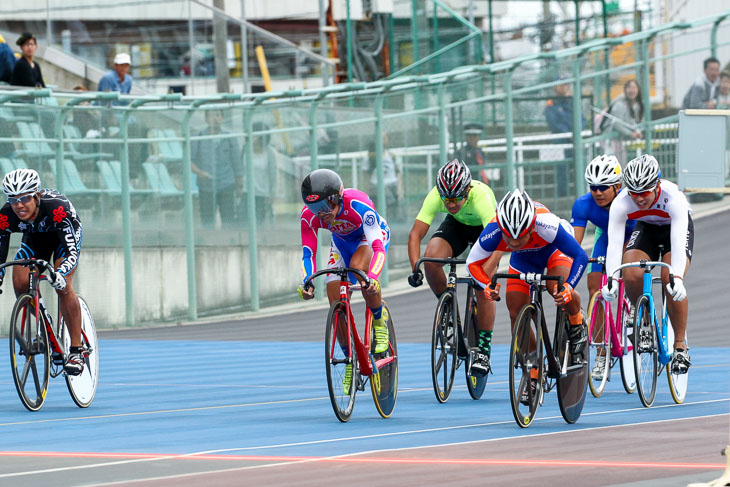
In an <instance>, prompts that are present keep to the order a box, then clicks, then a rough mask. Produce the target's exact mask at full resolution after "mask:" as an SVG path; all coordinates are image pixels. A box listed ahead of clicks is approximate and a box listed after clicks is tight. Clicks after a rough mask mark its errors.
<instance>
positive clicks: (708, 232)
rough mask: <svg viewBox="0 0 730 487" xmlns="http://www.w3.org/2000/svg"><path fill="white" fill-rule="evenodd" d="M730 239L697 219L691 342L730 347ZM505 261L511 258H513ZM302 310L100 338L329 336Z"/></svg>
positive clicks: (729, 223) (502, 312)
mask: <svg viewBox="0 0 730 487" xmlns="http://www.w3.org/2000/svg"><path fill="white" fill-rule="evenodd" d="M726 199H727V198H726ZM721 208H722V207H720V208H719V209H721ZM698 213H701V212H698ZM729 242H730V209H725V210H724V211H720V212H719V213H714V214H710V215H709V216H705V217H701V216H700V217H698V218H696V219H695V243H694V256H693V259H692V265H691V267H690V270H689V273H688V275H687V279H686V284H687V289H688V290H689V296H690V298H689V299H690V317H689V322H688V335H689V337H690V344H691V345H695V346H698V345H706V346H730V332H728V330H727V319H726V314H725V313H724V312H723V305H724V304H725V303H726V301H725V300H723V299H719V297H720V296H723V295H726V292H723V291H722V288H723V286H724V285H725V284H724V280H723V278H724V277H725V275H726V273H727V271H728V265H727V262H728V255H727V247H726V245H728V243H729ZM502 261H503V262H506V261H507V257H504V258H503V259H502ZM585 286H586V285H585V279H583V280H582V282H581V285H580V286H579V290H580V293H581V297H582V300H583V303H582V304H583V307H584V309H585V307H586V306H587V304H588V303H587V301H588V290H587V288H586V287H585ZM406 287H407V284H406V285H405V286H404V285H403V283H402V282H401V283H398V284H396V285H395V286H394V288H396V289H397V290H400V292H396V293H395V295H389V291H388V290H386V291H385V292H384V294H385V297H386V301H387V302H388V305H389V307H390V309H391V312H392V315H393V318H394V320H395V323H396V330H397V334H398V340H399V341H400V342H403V343H405V342H409V343H418V342H430V340H431V326H432V320H433V313H434V310H435V307H436V299H435V298H434V296H433V294H432V293H430V292H429V291H428V289H427V286H426V285H424V286H422V287H421V288H419V289H414V290H412V292H408V291H406V290H405V288H406ZM408 289H411V288H408ZM356 298H357V297H356ZM462 299H463V294H462ZM355 301H356V302H357V303H358V304H357V305H356V306H355V310H356V313H357V314H356V320H357V319H358V318H360V317H362V316H363V313H364V307H363V305H362V299H361V298H357V299H355ZM302 308H303V309H299V310H296V311H292V312H290V313H288V314H277V315H260V316H254V317H251V318H247V319H235V320H221V321H219V322H211V323H204V324H194V325H179V326H170V327H162V328H145V329H129V330H117V331H102V332H100V337H101V338H105V339H113V338H125V339H147V340H156V339H157V340H262V341H270V340H285V341H317V340H320V339H321V338H323V336H324V322H325V320H326V317H327V305H326V304H324V303H319V304H310V303H306V306H302ZM546 313H547V319H548V323H551V320H552V319H554V307H552V306H546ZM507 323H508V315H507V311H506V307H505V306H504V305H502V304H499V305H498V306H497V324H496V326H495V335H494V339H493V340H494V343H508V342H509V326H507Z"/></svg>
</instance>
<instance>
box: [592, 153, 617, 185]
mask: <svg viewBox="0 0 730 487" xmlns="http://www.w3.org/2000/svg"><path fill="white" fill-rule="evenodd" d="M585 178H586V181H587V182H588V184H591V185H597V186H598V185H608V186H613V185H614V184H618V183H620V182H621V164H619V163H618V159H616V156H614V155H608V154H604V155H601V156H598V157H596V158H595V159H593V160H592V161H591V162H590V163H588V167H586V174H585Z"/></svg>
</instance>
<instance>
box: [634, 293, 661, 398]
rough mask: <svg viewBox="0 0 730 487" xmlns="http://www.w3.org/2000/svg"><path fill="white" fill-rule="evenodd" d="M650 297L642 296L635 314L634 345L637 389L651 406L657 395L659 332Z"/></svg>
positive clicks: (637, 303) (640, 395)
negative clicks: (654, 321) (653, 321)
mask: <svg viewBox="0 0 730 487" xmlns="http://www.w3.org/2000/svg"><path fill="white" fill-rule="evenodd" d="M649 304H650V303H649V298H648V297H646V296H640V297H639V299H638V300H637V301H636V311H635V315H634V330H633V346H634V371H635V372H636V390H637V391H638V393H639V399H640V400H641V403H642V404H643V405H644V406H645V407H651V405H652V404H653V403H654V398H655V397H656V383H657V367H658V363H657V359H658V357H657V334H656V328H655V327H654V324H653V323H652V320H651V308H650V307H649Z"/></svg>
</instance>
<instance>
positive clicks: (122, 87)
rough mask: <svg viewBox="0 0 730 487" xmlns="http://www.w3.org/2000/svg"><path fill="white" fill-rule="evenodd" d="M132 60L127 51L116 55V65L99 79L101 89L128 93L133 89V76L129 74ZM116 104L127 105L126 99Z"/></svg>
mask: <svg viewBox="0 0 730 487" xmlns="http://www.w3.org/2000/svg"><path fill="white" fill-rule="evenodd" d="M130 64H132V60H131V58H130V57H129V54H127V53H126V52H120V53H119V54H117V55H116V56H114V67H113V68H112V69H110V70H109V71H107V73H106V74H105V75H104V76H102V77H101V79H100V80H99V91H118V92H119V93H121V94H123V95H128V94H129V92H130V91H131V90H132V77H131V76H130V75H129V66H130ZM114 104H115V105H126V103H125V102H124V101H120V100H118V101H115V102H114Z"/></svg>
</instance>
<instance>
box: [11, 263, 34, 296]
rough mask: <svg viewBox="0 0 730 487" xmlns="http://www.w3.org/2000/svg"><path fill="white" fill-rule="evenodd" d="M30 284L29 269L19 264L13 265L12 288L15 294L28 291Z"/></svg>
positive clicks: (18, 294)
mask: <svg viewBox="0 0 730 487" xmlns="http://www.w3.org/2000/svg"><path fill="white" fill-rule="evenodd" d="M29 285H30V269H28V268H27V267H22V266H19V265H16V266H13V289H14V290H15V296H16V297H17V296H20V295H21V294H23V293H27V292H28V286H29Z"/></svg>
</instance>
